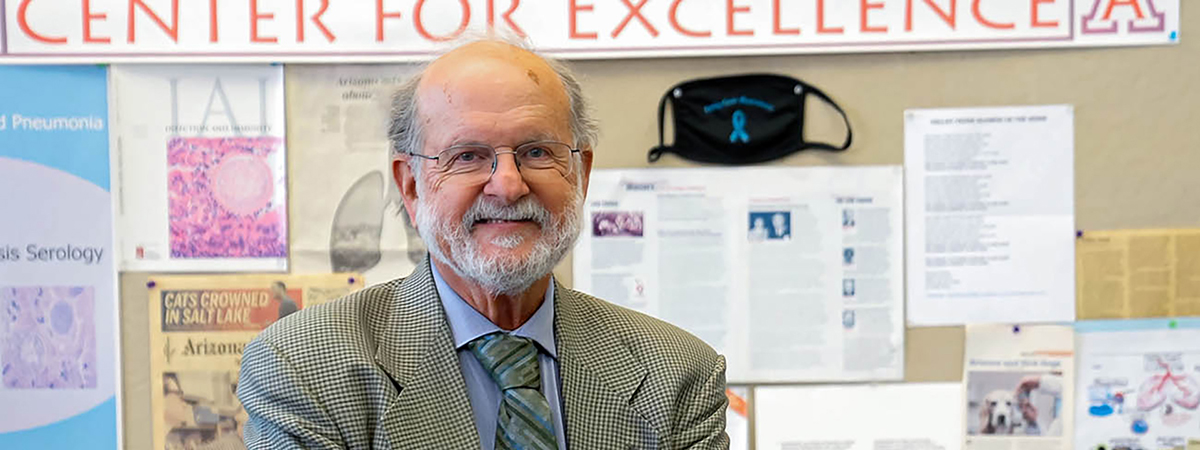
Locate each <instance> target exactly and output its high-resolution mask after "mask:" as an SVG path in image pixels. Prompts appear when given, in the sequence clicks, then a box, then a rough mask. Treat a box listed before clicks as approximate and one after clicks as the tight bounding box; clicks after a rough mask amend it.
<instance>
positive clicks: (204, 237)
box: [112, 65, 288, 272]
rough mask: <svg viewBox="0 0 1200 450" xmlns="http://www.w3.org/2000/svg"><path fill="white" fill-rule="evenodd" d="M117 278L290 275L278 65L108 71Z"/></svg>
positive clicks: (175, 67)
mask: <svg viewBox="0 0 1200 450" xmlns="http://www.w3.org/2000/svg"><path fill="white" fill-rule="evenodd" d="M112 99H113V104H114V107H113V134H114V136H115V142H116V150H115V151H116V157H115V159H114V162H115V164H116V165H117V170H116V177H117V184H118V189H119V190H118V192H117V195H118V197H119V198H118V203H117V223H118V225H119V226H120V228H118V229H119V230H120V233H119V234H118V242H119V244H118V245H119V246H120V253H121V269H123V270H131V271H148V272H238V271H262V272H281V271H286V270H287V257H288V246H287V244H288V240H287V230H288V221H287V217H288V208H287V180H286V168H287V165H286V149H285V147H284V115H283V114H284V113H283V101H284V99H283V68H282V67H280V66H269V65H229V66H220V65H205V66H197V65H187V66H155V65H146V66H137V65H132V66H114V67H113V69H112Z"/></svg>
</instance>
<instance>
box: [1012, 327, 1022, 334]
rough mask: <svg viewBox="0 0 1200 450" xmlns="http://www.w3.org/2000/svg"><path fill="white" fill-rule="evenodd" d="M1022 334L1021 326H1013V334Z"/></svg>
mask: <svg viewBox="0 0 1200 450" xmlns="http://www.w3.org/2000/svg"><path fill="white" fill-rule="evenodd" d="M1020 332H1021V326H1020V325H1013V334H1017V333H1020Z"/></svg>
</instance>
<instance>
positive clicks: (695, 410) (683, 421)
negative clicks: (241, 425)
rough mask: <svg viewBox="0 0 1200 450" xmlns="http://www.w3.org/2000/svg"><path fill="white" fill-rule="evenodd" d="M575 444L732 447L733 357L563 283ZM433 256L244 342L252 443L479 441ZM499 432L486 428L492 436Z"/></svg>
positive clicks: (562, 337) (569, 417)
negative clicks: (729, 380)
mask: <svg viewBox="0 0 1200 450" xmlns="http://www.w3.org/2000/svg"><path fill="white" fill-rule="evenodd" d="M554 302H555V306H554V308H555V313H556V314H555V317H554V332H555V339H556V341H557V345H558V361H559V373H560V376H561V378H562V383H561V385H560V388H561V391H562V398H563V405H564V410H563V417H564V421H565V422H566V436H567V444H568V445H569V446H570V448H573V449H587V450H590V449H633V448H637V449H680V448H686V449H727V448H728V447H729V438H728V436H727V435H726V434H725V408H726V405H727V403H728V400H727V399H726V397H725V359H724V357H722V356H720V355H718V354H717V353H716V352H714V351H713V350H712V348H710V347H709V346H708V345H706V344H704V343H703V342H702V341H700V340H699V339H697V338H695V337H694V336H692V335H690V334H688V333H686V332H684V331H682V330H680V329H678V328H676V327H674V326H671V325H669V324H667V323H664V322H662V321H659V320H657V319H654V318H651V317H649V316H646V315H643V314H640V313H637V312H634V311H631V310H628V309H624V308H621V307H619V306H615V305H612V304H610V303H607V302H605V301H602V300H599V299H597V298H594V297H591V296H588V295H586V294H583V293H580V292H577V291H572V290H569V289H565V288H563V287H562V286H559V285H557V284H556V285H555V295H554ZM455 352H456V350H455V348H454V344H453V340H452V338H451V332H450V326H449V323H448V322H447V320H446V316H445V312H444V311H443V309H442V305H441V300H440V298H439V297H438V294H437V290H436V287H435V285H434V281H433V275H432V273H431V272H430V269H429V263H428V261H427V262H425V263H424V264H422V265H421V266H419V267H417V268H416V270H414V271H413V273H412V274H411V275H409V276H408V277H407V278H402V279H397V280H394V281H391V282H388V283H384V284H380V285H376V286H372V287H369V288H366V289H363V290H361V291H359V292H357V293H354V294H351V295H349V296H347V297H346V298H343V299H339V300H337V301H334V302H331V303H328V304H325V305H319V306H314V307H311V308H305V309H302V310H300V311H299V312H297V313H295V314H292V315H290V316H288V317H287V318H285V319H282V320H280V321H278V322H276V323H275V324H274V325H272V326H271V327H269V328H268V329H267V330H266V331H264V332H263V333H262V334H261V335H259V336H258V337H256V338H255V339H254V340H253V341H252V342H250V344H248V345H247V346H246V350H245V353H244V354H243V359H242V366H241V373H240V376H239V381H238V389H237V394H238V397H239V398H240V399H241V401H242V404H243V405H244V406H245V408H246V411H247V412H248V413H249V416H250V419H249V421H248V422H247V423H246V426H245V439H246V445H247V446H248V447H249V448H251V449H265V448H352V449H365V448H378V449H410V448H419V449H472V450H474V449H478V448H480V441H479V439H480V438H479V436H478V433H477V432H476V429H475V423H474V421H473V418H472V412H471V406H470V400H468V397H467V388H466V383H465V382H464V381H463V377H462V372H461V370H460V368H459V363H458V357H457V354H456V353H455ZM489 438H490V437H489Z"/></svg>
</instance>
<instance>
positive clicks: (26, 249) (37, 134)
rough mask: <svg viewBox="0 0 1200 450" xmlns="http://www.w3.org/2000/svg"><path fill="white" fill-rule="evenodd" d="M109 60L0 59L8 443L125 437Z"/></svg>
mask: <svg viewBox="0 0 1200 450" xmlns="http://www.w3.org/2000/svg"><path fill="white" fill-rule="evenodd" d="M108 125H109V124H108V102H107V74H106V70H105V69H104V68H101V67H96V66H78V67H45V66H41V67H0V192H3V193H4V195H3V196H0V211H2V213H0V214H2V215H3V220H0V448H4V449H8V448H38V449H53V448H79V446H80V445H81V443H83V442H86V443H87V444H86V446H87V447H88V448H100V449H103V448H111V449H115V448H117V447H118V442H117V435H118V433H117V430H118V429H119V422H118V418H117V401H118V395H117V389H116V387H117V386H119V385H120V380H119V379H117V373H118V364H119V361H118V358H117V333H118V332H119V330H120V328H119V327H118V326H117V320H118V314H117V303H116V298H117V296H116V271H115V267H116V266H115V265H114V263H113V230H112V222H113V221H112V217H113V215H112V195H111V193H110V180H109V148H108V147H109V146H108Z"/></svg>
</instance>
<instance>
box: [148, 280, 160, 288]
mask: <svg viewBox="0 0 1200 450" xmlns="http://www.w3.org/2000/svg"><path fill="white" fill-rule="evenodd" d="M154 286H158V283H155V282H154V280H150V281H147V282H146V287H148V288H153V287H154Z"/></svg>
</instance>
